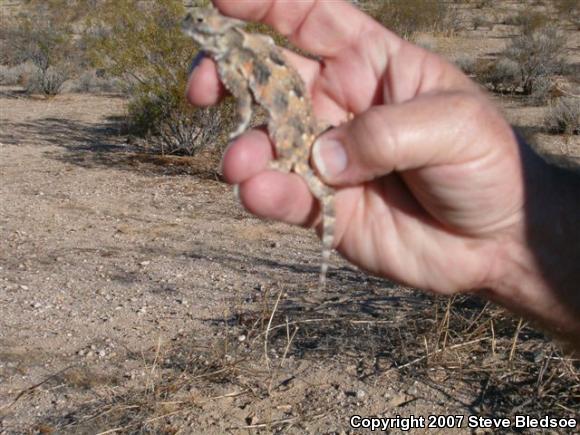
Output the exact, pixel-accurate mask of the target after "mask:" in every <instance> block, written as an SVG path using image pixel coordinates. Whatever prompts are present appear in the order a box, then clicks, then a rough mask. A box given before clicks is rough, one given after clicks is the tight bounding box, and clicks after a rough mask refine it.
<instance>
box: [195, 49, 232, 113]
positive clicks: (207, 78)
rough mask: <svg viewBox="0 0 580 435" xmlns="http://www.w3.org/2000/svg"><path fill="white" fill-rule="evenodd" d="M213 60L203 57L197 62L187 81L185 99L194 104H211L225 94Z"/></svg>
mask: <svg viewBox="0 0 580 435" xmlns="http://www.w3.org/2000/svg"><path fill="white" fill-rule="evenodd" d="M225 92H226V91H225V88H224V87H223V85H222V84H221V82H220V80H219V78H218V74H217V69H216V66H215V62H214V61H213V60H211V59H210V58H207V57H206V58H204V59H203V60H201V62H199V64H197V65H196V66H195V67H194V69H193V71H192V72H191V75H190V76H189V80H188V81H187V91H186V97H187V100H188V101H189V102H190V103H191V104H193V105H195V106H211V105H213V104H215V103H217V102H218V101H219V100H220V99H221V98H222V97H223V96H224V94H225Z"/></svg>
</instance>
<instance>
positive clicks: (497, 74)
mask: <svg viewBox="0 0 580 435" xmlns="http://www.w3.org/2000/svg"><path fill="white" fill-rule="evenodd" d="M520 76H521V69H520V66H519V65H518V63H517V62H515V61H514V60H512V59H508V58H500V59H499V60H498V61H497V62H492V63H488V64H486V65H484V66H482V68H481V70H480V72H479V75H478V78H479V80H480V81H482V82H483V83H486V84H489V85H491V87H492V88H493V89H494V90H496V91H500V92H515V90H516V88H517V87H518V85H519V83H520Z"/></svg>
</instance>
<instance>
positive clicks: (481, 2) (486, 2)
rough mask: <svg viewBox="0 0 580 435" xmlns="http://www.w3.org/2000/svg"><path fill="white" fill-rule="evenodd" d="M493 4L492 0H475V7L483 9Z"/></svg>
mask: <svg viewBox="0 0 580 435" xmlns="http://www.w3.org/2000/svg"><path fill="white" fill-rule="evenodd" d="M491 4H492V0H475V4H474V6H475V8H476V9H483V8H488V7H490V6H491Z"/></svg>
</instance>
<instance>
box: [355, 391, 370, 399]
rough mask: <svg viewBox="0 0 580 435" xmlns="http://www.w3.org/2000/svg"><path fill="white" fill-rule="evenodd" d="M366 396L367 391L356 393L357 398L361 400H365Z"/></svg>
mask: <svg viewBox="0 0 580 435" xmlns="http://www.w3.org/2000/svg"><path fill="white" fill-rule="evenodd" d="M366 396H367V393H366V391H365V390H358V391H357V392H356V398H357V399H359V400H361V399H364V398H365V397H366Z"/></svg>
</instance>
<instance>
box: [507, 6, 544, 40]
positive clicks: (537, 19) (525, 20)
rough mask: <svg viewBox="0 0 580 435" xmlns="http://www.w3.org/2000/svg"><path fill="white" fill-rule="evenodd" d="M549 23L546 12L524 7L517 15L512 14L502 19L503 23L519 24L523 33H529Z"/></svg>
mask: <svg viewBox="0 0 580 435" xmlns="http://www.w3.org/2000/svg"><path fill="white" fill-rule="evenodd" d="M549 23H550V18H549V16H548V15H547V14H545V13H542V12H538V11H534V10H531V9H524V10H523V11H521V12H519V13H518V14H517V15H512V16H509V17H507V18H506V19H505V20H504V24H509V25H512V26H520V27H521V28H522V33H523V34H524V35H529V34H531V33H533V32H535V31H537V30H539V29H541V28H543V27H546V26H547V25H548V24H549Z"/></svg>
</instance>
